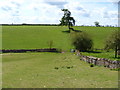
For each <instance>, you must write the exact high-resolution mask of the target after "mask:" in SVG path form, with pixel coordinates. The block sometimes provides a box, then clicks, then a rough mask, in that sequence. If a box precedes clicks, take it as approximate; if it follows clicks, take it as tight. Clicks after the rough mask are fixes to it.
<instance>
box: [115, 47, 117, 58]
mask: <svg viewBox="0 0 120 90" xmlns="http://www.w3.org/2000/svg"><path fill="white" fill-rule="evenodd" d="M115 58H117V45H116V46H115Z"/></svg>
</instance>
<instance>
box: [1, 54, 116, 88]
mask: <svg viewBox="0 0 120 90" xmlns="http://www.w3.org/2000/svg"><path fill="white" fill-rule="evenodd" d="M69 67H71V68H69ZM117 87H118V72H117V71H111V70H110V69H107V68H104V67H98V66H95V67H90V65H89V64H87V63H85V62H83V61H80V59H79V57H78V56H76V55H74V54H73V53H8V54H3V88H117Z"/></svg>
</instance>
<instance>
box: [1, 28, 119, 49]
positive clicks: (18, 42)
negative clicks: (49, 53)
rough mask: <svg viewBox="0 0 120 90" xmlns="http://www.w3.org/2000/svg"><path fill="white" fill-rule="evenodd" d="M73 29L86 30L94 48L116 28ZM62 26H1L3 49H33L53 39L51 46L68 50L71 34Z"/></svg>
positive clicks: (101, 44) (41, 46)
mask: <svg viewBox="0 0 120 90" xmlns="http://www.w3.org/2000/svg"><path fill="white" fill-rule="evenodd" d="M74 29H75V30H79V31H84V32H87V33H88V34H89V35H90V36H91V37H92V39H93V42H94V48H99V49H101V48H103V47H104V40H105V39H106V38H107V36H108V35H109V34H111V33H112V32H113V31H115V30H117V29H118V28H114V27H79V26H76V27H74ZM67 30H68V28H67V27H62V26H3V27H2V35H3V36H2V40H3V42H2V44H3V47H2V48H3V49H25V48H27V49H28V48H29V49H33V48H48V47H49V45H48V42H50V41H53V47H55V48H59V49H63V50H69V49H71V48H73V46H72V45H71V37H70V36H71V34H69V33H67V32H65V31H67Z"/></svg>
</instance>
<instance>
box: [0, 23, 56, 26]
mask: <svg viewBox="0 0 120 90" xmlns="http://www.w3.org/2000/svg"><path fill="white" fill-rule="evenodd" d="M1 25H2V26H23V25H24V26H58V24H26V23H23V24H1Z"/></svg>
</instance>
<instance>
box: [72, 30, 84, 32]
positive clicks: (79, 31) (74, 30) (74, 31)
mask: <svg viewBox="0 0 120 90" xmlns="http://www.w3.org/2000/svg"><path fill="white" fill-rule="evenodd" d="M72 31H74V32H82V31H80V30H72Z"/></svg>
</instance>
